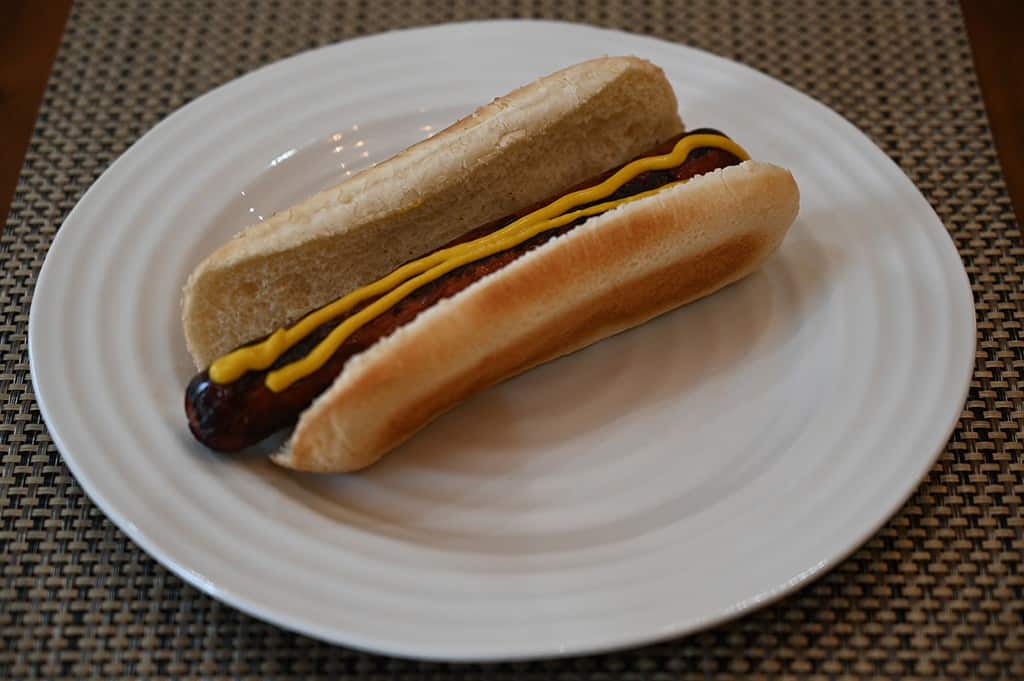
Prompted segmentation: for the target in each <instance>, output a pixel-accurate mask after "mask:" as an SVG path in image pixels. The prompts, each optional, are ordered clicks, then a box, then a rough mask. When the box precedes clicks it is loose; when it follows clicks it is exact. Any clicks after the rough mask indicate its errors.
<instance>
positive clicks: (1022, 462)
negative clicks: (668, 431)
mask: <svg viewBox="0 0 1024 681" xmlns="http://www.w3.org/2000/svg"><path fill="white" fill-rule="evenodd" d="M483 4H484V3H481V7H476V6H475V3H469V2H466V1H465V0H455V1H454V2H441V1H438V0H434V1H430V2H398V1H394V0H367V1H366V2H336V1H334V0H296V1H287V0H281V1H276V0H269V1H267V2H225V1H218V2H208V1H206V0H197V1H196V2H169V1H168V2H158V1H154V2H134V1H131V2H129V1H120V2H119V1H115V0H79V2H77V3H76V4H75V6H74V9H73V12H72V16H71V18H70V21H69V24H68V27H67V31H66V34H65V36H64V39H63V45H62V47H61V50H60V53H59V55H58V58H57V61H56V64H55V66H54V70H53V75H52V77H51V80H50V84H49V87H48V89H47V92H46V95H45V99H44V102H43V106H42V110H41V112H40V115H39V120H38V122H37V124H36V128H35V133H34V136H33V138H32V142H31V146H30V148H29V151H28V155H27V158H26V161H25V166H24V169H23V172H22V176H21V181H20V183H19V185H18V189H17V194H16V196H15V199H14V203H13V206H12V210H11V214H10V217H9V218H8V220H7V224H6V228H5V230H4V233H3V237H2V240H0V259H2V261H3V275H2V277H3V280H2V289H0V308H2V309H0V352H2V353H3V370H2V373H0V399H2V410H3V412H2V419H0V457H2V477H0V544H2V547H3V551H2V557H0V562H2V575H0V678H4V679H29V678H33V679H34V678H58V677H62V678H103V679H120V678H124V679H139V678H183V677H202V678H209V679H229V678H230V679H263V678H270V677H273V678H285V679H300V678H301V679H309V678H352V679H367V680H369V679H392V678H401V679H412V678H423V677H426V678H455V679H479V680H481V681H487V680H490V679H513V678H514V679H541V678H552V677H553V678H558V679H591V678H593V679H612V678H630V679H708V678H714V679H740V678H744V679H745V678H775V677H785V678H794V679H804V678H808V679H812V678H813V679H854V678H857V679H859V678H878V677H886V678H947V679H949V678H1002V679H1011V678H1013V679H1024V634H1022V630H1024V624H1022V622H1024V576H1022V559H1021V555H1022V552H1024V538H1022V536H1024V516H1022V512H1021V496H1022V494H1024V451H1022V449H1024V448H1022V435H1024V434H1022V430H1021V424H1022V420H1024V413H1022V405H1024V392H1022V387H1021V371H1022V370H1024V337H1022V334H1021V322H1022V320H1024V293H1022V290H1024V287H1022V286H1021V274H1022V272H1024V249H1022V248H1021V237H1020V232H1019V230H1018V228H1017V225H1016V224H1015V222H1014V219H1013V212H1012V209H1011V206H1010V202H1009V199H1008V197H1007V193H1006V190H1005V188H1004V185H1003V182H1002V180H1001V177H1000V170H999V163H998V160H997V157H996V153H995V151H994V148H993V144H992V141H991V138H990V135H989V131H988V127H987V122H986V117H985V112H984V107H983V104H982V100H981V97H980V95H979V90H978V85H977V81H976V78H975V74H974V70H973V68H972V63H971V56H970V49H969V45H968V42H967V38H966V35H965V32H964V28H963V23H962V19H961V16H960V13H959V9H958V6H957V4H956V1H955V0H920V1H918V2H898V3H890V2H883V1H881V0H879V1H872V2H861V1H860V0H849V1H843V0H829V1H824V2H818V1H816V0H803V1H795V2H787V3H777V2H774V1H773V0H744V1H742V2H730V3H725V2H721V3H716V2H705V1H690V2H685V3H683V2H650V3H641V2H630V1H629V0H619V1H614V0H613V1H610V2H600V1H597V0H586V1H584V2H576V3H573V2H565V3H563V2H556V1H549V0H529V1H522V2H512V1H507V0H505V1H501V2H496V3H493V4H492V5H490V6H489V7H487V8H484V7H482V5H483ZM510 16H520V17H544V18H557V19H565V20H570V21H580V22H589V23H594V24H598V25H603V26H610V27H617V28H625V29H629V30H633V31H636V32H642V33H647V34H651V35H655V36H659V37H663V38H668V39H671V40H676V41H679V42H683V43H686V44H689V45H693V46H697V47H701V48H704V49H707V50H710V51H712V52H715V53H718V54H721V55H724V56H726V57H729V58H732V59H736V60H739V61H741V62H745V63H747V64H750V65H752V66H754V67H756V68H758V69H761V70H763V71H766V72H768V73H769V74H771V75H773V76H775V77H777V78H780V79H782V80H783V81H786V82H788V83H790V84H791V85H793V86H795V87H797V88H799V89H800V90H803V91H804V92H806V93H808V94H810V95H812V96H813V97H816V98H817V99H819V100H821V101H823V102H825V103H826V104H828V105H829V106H831V107H833V108H834V109H836V110H837V111H839V112H840V113H842V114H843V115H845V116H846V117H847V118H849V119H850V120H851V121H853V123H854V124H856V125H857V126H858V127H860V128H861V129H862V130H864V131H865V132H866V133H867V134H868V135H869V136H870V137H871V138H872V139H873V140H874V141H875V142H877V143H878V144H879V145H880V146H881V147H882V149H884V150H885V151H886V153H888V154H889V155H890V156H891V157H893V158H894V159H895V160H896V161H897V162H898V163H899V164H900V165H901V166H902V167H903V169H904V170H905V171H906V172H907V173H908V174H909V175H910V177H911V178H913V180H914V182H916V184H917V186H918V187H920V188H921V189H922V191H923V192H924V193H925V195H926V196H927V197H928V199H929V200H930V201H931V203H932V205H933V206H934V207H935V209H936V211H937V212H938V214H939V216H940V217H941V218H942V220H943V222H944V223H945V224H946V226H947V227H948V228H949V230H950V232H951V233H952V234H953V237H954V239H955V240H956V244H957V247H958V248H959V249H960V253H961V255H962V257H963V260H964V262H965V264H966V266H967V271H968V272H969V274H970V277H971V281H972V284H973V287H974V293H975V298H976V301H977V312H978V341H979V345H978V354H977V367H976V372H975V377H974V381H973V382H972V384H971V393H970V397H969V400H968V402H967V405H966V407H965V411H964V413H963V416H962V418H961V420H960V424H959V427H958V428H957V430H956V433H955V434H954V435H953V438H952V440H951V442H950V443H949V445H948V447H947V448H946V450H945V452H944V453H943V454H942V456H941V458H940V460H939V461H938V463H937V464H936V466H935V467H934V468H933V470H932V471H931V473H930V475H929V476H928V478H927V480H926V481H925V482H924V483H923V484H922V485H921V487H920V489H919V490H918V491H917V493H916V494H915V495H914V496H913V498H912V499H911V500H910V502H909V503H908V504H907V505H906V506H905V507H904V508H903V510H902V511H901V512H900V513H899V514H898V515H897V516H896V517H895V518H894V519H893V520H892V521H890V522H889V523H888V524H887V525H886V526H885V528H884V529H883V530H881V531H880V532H879V533H878V534H877V535H876V536H875V537H874V538H873V539H871V540H870V541H869V542H868V543H867V544H866V545H865V546H864V547H862V548H861V549H860V550H859V551H857V552H856V553H855V554H854V555H853V556H852V557H851V558H850V559H848V560H847V561H845V562H844V563H843V564H842V565H840V566H839V567H838V568H837V569H835V570H833V571H832V572H831V573H830V574H828V575H826V576H825V577H823V578H821V579H820V580H818V581H817V582H815V583H814V584H812V585H810V586H808V587H807V588H805V589H803V590H802V591H800V592H799V593H797V594H795V595H793V596H791V597H789V598H787V599H785V600H784V601H782V602H781V603H778V604H776V605H774V606H772V607H769V608H766V609H763V610H761V611H759V612H757V613H754V614H752V615H750V616H748V617H745V618H743V619H741V620H739V621H736V622H733V623H731V624H728V625H725V626H721V627H718V628H717V629H714V630H712V631H709V632H706V633H703V634H699V635H696V636H691V637H688V638H684V639H680V640H677V641H673V642H669V643H664V644H660V645H656V646H650V647H646V648H641V649H638V650H633V651H626V652H620V653H615V654H610V655H603V656H594V657H587V658H577V659H568V660H558V661H547V662H535V663H522V664H513V665H499V666H486V665H469V666H460V665H440V664H427V663H417V662H409V661H401V660H392V659H388V658H383V657H377V656H373V655H369V654H365V653H360V652H354V651H351V650H347V649H345V648H341V647H335V646H330V645H326V644H323V643H320V642H317V641H313V640H311V639H308V638H305V637H303V636H299V635H296V634H292V633H289V632H286V631H283V630H281V629H278V628H276V627H274V626H272V625H269V624H265V623H263V622H260V621H257V620H254V619H252V618H249V617H246V616H244V615H242V614H240V613H238V612H236V611H235V610H233V609H232V608H230V607H228V606H225V605H222V604H220V603H219V602H217V601H215V600H213V599H211V598H209V597H207V596H205V595H203V594H202V593H200V592H198V591H196V590H195V589H193V588H191V587H189V586H187V585H186V584H185V583H184V582H182V581H181V580H179V579H178V578H177V577H175V576H173V575H171V574H170V573H168V572H167V571H166V570H164V569H163V568H162V567H160V566H159V565H157V564H156V563H155V562H154V561H153V560H152V559H150V558H149V557H148V556H147V555H146V554H144V553H143V552H142V551H141V550H140V549H138V548H137V547H136V546H135V545H134V544H133V543H132V542H131V541H129V540H128V539H127V538H126V537H125V536H124V535H123V534H122V533H121V532H120V531H119V530H118V529H117V528H115V527H114V525H113V524H111V523H110V522H109V521H108V520H107V519H106V518H105V517H104V515H103V514H102V513H101V512H100V511H99V510H98V509H97V508H96V507H95V506H93V505H92V503H91V502H90V501H89V500H88V499H87V498H86V496H85V495H84V494H83V492H82V490H81V489H80V488H79V487H78V485H77V484H76V482H75V480H74V479H73V478H72V476H71V474H70V473H69V472H68V469H67V468H66V467H65V466H64V464H63V463H62V461H61V459H60V456H59V455H58V453H57V451H56V450H55V448H54V446H53V444H52V442H51V441H50V439H49V437H48V435H47V432H46V428H45V427H44V425H43V424H42V421H41V419H40V415H39V410H38V407H37V406H36V404H35V402H34V400H33V397H32V391H31V387H30V383H29V374H28V359H27V351H26V333H27V323H28V309H29V302H30V299H31V293H32V288H33V286H34V283H35V277H36V274H37V273H38V271H39V267H40V265H41V264H42V260H43V257H44V255H45V252H46V248H47V246H48V244H49V243H50V241H51V239H52V238H53V235H54V232H55V231H56V229H57V227H58V225H59V224H60V222H61V220H62V219H63V218H64V216H65V215H67V213H68V212H69V211H70V210H71V208H72V206H73V205H74V204H75V202H76V201H77V200H78V199H79V197H80V196H81V195H82V193H83V192H84V191H85V190H86V188H87V187H88V186H89V185H90V183H92V182H93V181H94V180H95V179H96V177H97V176H98V175H99V174H100V172H101V171H102V170H103V169H104V168H106V167H107V166H108V165H109V164H110V163H111V162H112V161H113V160H114V159H115V158H116V157H117V156H118V155H119V154H120V153H121V152H123V151H124V150H125V148H126V147H127V146H128V145H129V144H131V143H132V142H133V141H134V140H136V139H137V138H138V137H139V136H140V135H142V134H143V133H144V132H146V130H148V129H149V128H150V127H152V126H153V125H154V124H155V123H157V122H158V121H159V120H160V119H162V118H163V117H164V116H166V115H167V114H169V113H170V112H172V111H173V110H175V109H177V108H178V107H180V106H182V105H183V104H185V103H187V102H188V101H189V100H191V99H193V98H195V97H196V96H198V95H200V94H202V93H204V92H206V91H208V90H210V89H211V88H213V87H215V86H217V85H219V84H221V83H223V82H225V81H227V80H229V79H230V78H233V77H235V76H238V75H241V74H243V73H246V72H248V71H250V70H252V69H254V68H256V67H258V66H260V65H263V64H266V63H269V62H272V61H275V60H277V59H280V58H282V57H285V56H287V55H290V54H293V53H295V52H299V51H301V50H304V49H307V48H311V47H315V46H318V45H324V44H327V43H331V42H335V41H338V40H341V39H344V38H349V37H352V36H356V35H364V34H369V33H374V32H379V31H384V30H387V29H390V28H398V27H405V26H412V25H420V24H428V23H438V22H445V21H456V20H464V19H472V18H488V17H510ZM779 124H780V125H784V124H785V123H784V121H780V122H779Z"/></svg>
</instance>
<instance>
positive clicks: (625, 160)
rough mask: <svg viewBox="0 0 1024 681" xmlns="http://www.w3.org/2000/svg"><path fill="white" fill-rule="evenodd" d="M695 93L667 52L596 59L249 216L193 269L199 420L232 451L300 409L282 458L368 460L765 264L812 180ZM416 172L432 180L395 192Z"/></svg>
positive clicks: (337, 467)
mask: <svg viewBox="0 0 1024 681" xmlns="http://www.w3.org/2000/svg"><path fill="white" fill-rule="evenodd" d="M675 108H676V102H675V97H674V94H673V93H672V90H671V87H670V86H669V85H668V83H667V81H666V80H665V78H664V76H663V74H662V73H661V72H660V70H658V69H657V68H656V67H654V66H653V65H651V64H649V63H647V62H643V61H641V60H638V59H635V58H605V59H601V60H594V61H591V62H585V63H583V64H580V65H577V66H575V67H570V68H569V69H565V70H563V71H561V72H558V73H556V74H553V75H551V76H548V77H546V78H543V79H541V80H539V81H536V82H535V83H533V84H531V85H528V86H525V87H524V88H520V89H519V90H517V91H515V92H513V93H511V94H510V95H508V96H507V97H505V98H502V99H499V100H496V101H495V102H494V103H492V104H491V105H489V106H488V107H484V108H482V109H480V110H478V111H477V112H476V113H475V114H473V115H472V116H471V117H468V118H467V119H464V120H463V121H460V122H459V123H456V124H455V125H453V126H452V127H451V128H449V129H447V130H445V131H443V132H442V133H439V134H438V135H436V136H435V137H434V138H430V139H428V140H426V141H424V142H422V143H420V144H419V145H416V146H414V147H411V148H410V149H409V150H407V151H406V152H403V154H399V155H398V156H396V157H394V158H392V159H390V160H388V161H386V162H384V163H381V164H379V165H378V166H376V167H375V168H373V169H371V170H368V171H366V172H364V173H363V174H362V175H360V176H357V177H356V178H353V180H351V181H349V182H346V183H343V184H342V185H339V186H338V187H335V188H332V189H331V190H327V191H325V192H321V194H318V195H316V196H314V197H312V198H311V199H309V200H307V201H306V202H304V203H303V204H300V205H299V206H297V207H295V208H293V209H290V210H289V211H284V212H282V213H281V214H278V215H276V216H274V217H273V218H271V220H270V221H268V222H267V223H263V224H260V225H256V226H253V227H250V228H248V229H247V230H246V231H245V232H243V233H242V234H241V235H240V236H239V237H237V238H236V239H235V240H233V241H232V242H229V244H227V245H226V246H225V247H223V248H222V249H221V250H220V251H218V252H216V253H214V254H213V255H212V256H211V257H210V258H209V259H208V260H207V261H206V262H204V263H203V264H201V265H200V267H199V268H197V270H196V272H194V273H193V275H192V277H191V278H190V280H189V282H188V284H187V285H186V289H185V295H184V314H183V321H184V325H185V334H186V338H187V340H188V344H189V348H190V350H191V351H192V353H193V357H194V358H195V360H196V363H197V367H199V368H202V369H204V370H203V371H201V372H200V373H199V374H198V375H197V376H196V377H195V378H194V379H193V380H192V381H191V383H190V384H189V386H188V388H187V390H186V400H185V403H186V405H185V406H186V414H187V417H188V421H189V426H190V429H191V430H192V432H193V434H194V435H195V436H196V438H197V439H199V440H200V441H201V442H203V443H204V444H206V445H207V446H210V447H211V448H214V449H218V450H222V451H233V450H236V449H240V448H243V447H246V446H248V445H250V444H254V443H256V442H258V441H260V440H261V439H263V438H264V437H266V436H268V435H270V434H272V433H273V432H275V431H277V430H280V429H282V428H284V427H287V426H289V425H291V424H292V423H294V422H295V421H296V420H297V419H298V426H297V427H296V430H295V431H294V433H293V435H292V438H291V440H290V442H289V445H288V446H286V447H285V449H284V450H283V451H282V452H280V453H279V454H277V455H275V456H274V457H273V459H274V461H275V462H277V463H279V464H282V465H285V466H289V467H293V468H298V469H302V470H312V471H324V472H327V471H349V470H356V469H359V468H362V467H364V466H366V465H369V464H371V463H373V462H374V461H376V460H377V459H378V458H379V457H380V456H382V455H383V454H384V453H385V452H387V451H388V450H390V449H391V448H393V447H394V446H396V445H397V444H399V443H400V442H402V441H403V440H404V439H406V438H407V437H409V436H411V435H412V434H413V433H414V432H415V431H416V430H418V429H419V428H421V427H423V426H424V425H426V424H427V423H428V422H429V421H430V420H432V419H433V418H434V417H436V416H437V415H438V414H440V413H442V412H443V411H445V410H446V409H448V408H450V407H451V406H453V405H454V404H457V403H458V402H459V401H461V400H463V399H465V398H466V397H468V396H469V395H471V394H472V393H474V392H476V391H477V390H479V389H481V388H483V387H486V386H487V385H490V384H492V383H494V382H497V381H500V380H502V379H504V378H507V377H509V376H512V375H514V374H516V373H519V372H521V371H523V370H525V369H528V368H530V367H531V366H534V365H536V364H539V363H541V362H544V361H547V360H549V359H552V358H554V357H557V356H560V355H562V354H566V353H568V352H572V351H574V350H576V349H579V348H581V347H584V346H585V345H588V344H590V343H592V342H594V341H596V340H599V339H600V338H603V337H606V336H608V335H611V334H613V333H617V332H618V331H621V330H623V329H626V328H629V327H631V326H635V325H636V324H638V323H642V322H643V321H646V320H647V319H649V318H651V317H653V316H655V315H657V314H660V313H661V312H664V311H666V310H668V309H671V308H674V307H677V306H679V305H681V304H684V303H686V302H689V301H690V300H693V299H695V298H697V297H701V296H703V295H707V294H708V293H711V292H713V291H715V290H717V289H719V288H721V287H722V286H725V285H727V284H728V283H731V282H733V281H735V280H737V279H739V278H741V277H743V276H745V275H746V274H748V273H749V272H751V271H752V270H753V269H755V268H756V267H757V265H758V264H760V262H761V261H762V260H763V259H764V258H765V257H767V255H769V254H770V253H771V252H772V251H774V250H775V248H776V247H777V246H778V244H779V243H780V242H781V240H782V237H783V236H784V234H785V232H786V230H787V229H788V227H789V225H790V223H791V222H792V221H793V219H794V218H795V215H796V212H797V209H798V191H797V188H796V184H795V182H794V181H793V179H792V176H791V175H790V174H789V173H788V171H785V170H783V169H781V168H778V167H776V166H771V165H769V164H765V163H760V162H756V161H749V160H747V154H746V152H745V151H744V150H743V149H742V148H741V147H739V146H738V145H737V144H735V142H733V141H732V140H731V139H729V138H728V137H726V136H725V135H723V134H721V133H719V132H718V131H715V130H708V129H702V130H695V131H692V132H689V133H683V132H682V131H681V128H682V124H681V121H679V118H678V114H677V113H676V111H675ZM616 131H618V133H619V134H618V135H616V134H615V132H616ZM495 135H497V137H495ZM502 140H505V141H504V142H502ZM495 141H497V144H490V145H487V144H485V143H486V142H495ZM523 145H526V147H525V148H523ZM596 145H600V146H601V149H600V150H599V151H595V150H594V147H595V146H596ZM459 154H463V155H461V156H460V155H459ZM567 154H568V155H573V154H575V156H578V157H580V163H579V164H573V163H566V161H565V157H566V155H567ZM438 157H440V158H441V159H442V162H441V163H440V164H435V166H434V168H433V169H434V170H435V171H436V174H435V175H433V176H428V175H424V174H423V173H422V172H419V171H420V170H421V169H420V168H418V167H417V166H418V164H422V163H424V162H426V161H425V160H426V159H437V158H438ZM570 157H571V156H570ZM598 164H603V166H599V165H598ZM498 171H501V173H500V174H499V173H498ZM410 175H412V176H415V177H416V178H418V179H420V180H422V181H423V182H424V183H425V184H424V185H423V186H413V187H412V188H411V189H409V190H408V191H400V190H398V191H396V190H395V189H394V187H391V193H392V196H391V198H392V204H387V203H383V202H382V198H381V197H382V196H383V195H384V194H386V193H387V190H388V187H389V186H388V184H387V183H388V182H397V183H399V184H402V180H406V181H407V180H408V179H409V176H410ZM438 175H440V177H442V178H443V179H444V180H445V181H443V182H441V183H440V184H438V183H437V182H436V180H437V177H438ZM523 184H526V185H529V187H528V188H527V189H523V186H522V185H523ZM353 185H356V186H355V187H353ZM404 186H406V188H408V185H407V184H406V185H404ZM357 189H361V190H362V191H363V193H362V194H359V193H356V190H357ZM487 192H490V195H491V196H493V197H495V198H494V200H493V201H488V200H486V199H487V197H488V194H487ZM439 197H441V198H439ZM482 197H483V198H482ZM491 204H494V205H491ZM496 213H500V214H496ZM410 218H411V219H412V220H415V221H416V223H415V224H410ZM396 224H397V225H398V226H396ZM310 233H313V235H312V236H310ZM297 262H299V263H304V264H305V267H306V268H307V269H302V270H300V271H299V275H300V276H298V277H297V278H296V279H293V278H292V277H290V276H289V275H291V274H293V273H295V272H296V269H295V267H296V263H297ZM402 263H404V264H402ZM337 268H340V270H341V271H340V274H339V271H338V269H337ZM210 291H216V295H210V293H209V292H210ZM325 292H329V294H328V293H325ZM282 300H283V301H284V302H282ZM325 302H326V303H327V304H326V306H325V305H324V303H325ZM246 310H248V311H252V312H253V314H252V315H248V316H243V313H244V312H245V311H246ZM307 313H308V314H307ZM303 315H305V316H303ZM253 316H261V317H262V318H263V319H261V320H260V323H259V324H254V323H253V320H252V319H251V317H253ZM239 320H243V321H241V322H239ZM297 320H298V321H297ZM217 329H220V332H221V333H220V335H217V334H216V333H212V332H211V330H217ZM275 329H276V330H275ZM271 332H273V333H271ZM221 336H228V337H229V338H231V340H229V341H224V340H223V338H221ZM225 342H227V343H230V346H225ZM239 346H241V347H239ZM235 348H237V349H235Z"/></svg>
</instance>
